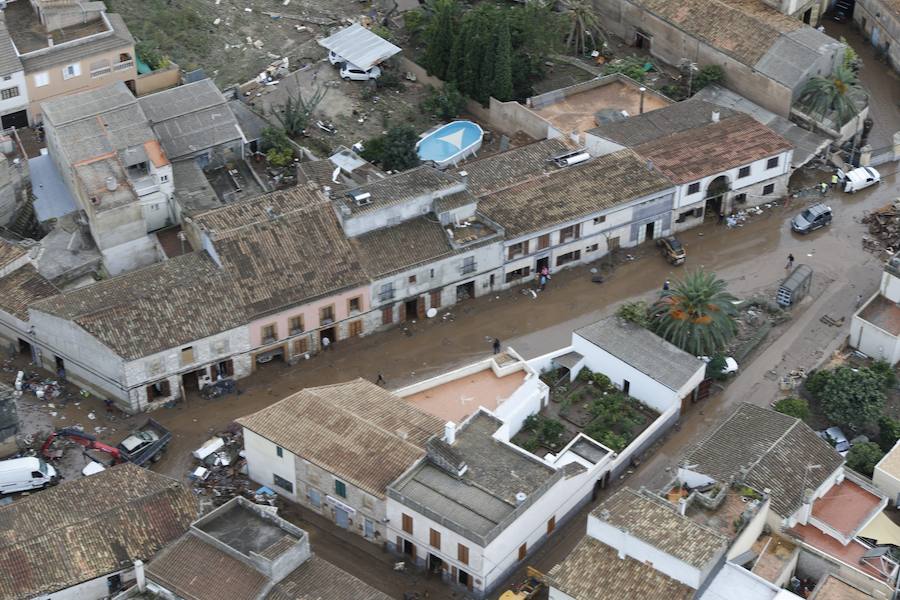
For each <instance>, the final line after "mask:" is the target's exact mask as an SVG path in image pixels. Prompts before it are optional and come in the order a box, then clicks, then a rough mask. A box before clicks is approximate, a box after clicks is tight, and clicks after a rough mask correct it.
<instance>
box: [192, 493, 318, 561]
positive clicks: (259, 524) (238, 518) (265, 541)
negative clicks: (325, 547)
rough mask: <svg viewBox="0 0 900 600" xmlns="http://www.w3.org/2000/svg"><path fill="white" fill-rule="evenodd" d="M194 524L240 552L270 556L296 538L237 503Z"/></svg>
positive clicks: (272, 556)
mask: <svg viewBox="0 0 900 600" xmlns="http://www.w3.org/2000/svg"><path fill="white" fill-rule="evenodd" d="M194 526H195V527H196V528H197V529H199V530H200V531H202V532H204V533H206V534H208V535H211V536H212V537H214V538H216V539H217V540H219V541H220V542H222V543H224V544H226V545H228V546H230V547H232V548H234V549H235V550H237V551H238V552H240V553H241V554H244V555H247V556H249V555H250V554H251V553H254V554H261V555H262V556H264V557H266V558H268V559H270V560H271V559H273V558H275V557H277V556H278V554H279V553H280V551H284V550H286V549H287V548H289V547H291V546H292V545H293V544H294V543H296V542H297V541H299V540H300V538H299V537H297V536H296V535H293V534H292V533H290V532H288V531H286V530H285V529H284V528H282V527H279V526H278V524H277V523H276V522H275V521H269V520H267V519H264V518H262V517H261V516H260V515H258V514H257V513H256V512H254V511H253V510H250V509H249V508H247V507H245V506H244V505H243V504H239V503H235V504H233V505H231V506H230V507H228V508H227V509H225V510H224V511H223V512H221V513H218V514H215V516H213V518H212V519H210V520H209V521H203V520H201V521H200V522H198V523H196V524H195V525H194ZM298 531H299V530H298Z"/></svg>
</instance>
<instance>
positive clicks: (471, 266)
mask: <svg viewBox="0 0 900 600" xmlns="http://www.w3.org/2000/svg"><path fill="white" fill-rule="evenodd" d="M477 268H478V265H476V264H475V263H466V264H464V265H463V266H461V267H460V268H459V272H460V274H461V275H468V274H469V273H474V272H475V270H476V269H477Z"/></svg>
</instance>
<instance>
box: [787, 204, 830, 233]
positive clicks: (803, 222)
mask: <svg viewBox="0 0 900 600" xmlns="http://www.w3.org/2000/svg"><path fill="white" fill-rule="evenodd" d="M830 223H831V207H830V206H825V205H824V204H822V203H821V202H820V203H818V204H813V205H812V206H810V207H809V208H806V209H804V210H803V212H801V213H800V214H799V215H797V216H796V217H794V218H793V219H791V229H793V230H794V231H796V232H797V233H809V232H811V231H815V230H816V229H818V228H819V227H825V226H826V225H829V224H830Z"/></svg>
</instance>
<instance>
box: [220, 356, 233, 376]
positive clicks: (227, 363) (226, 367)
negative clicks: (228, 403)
mask: <svg viewBox="0 0 900 600" xmlns="http://www.w3.org/2000/svg"><path fill="white" fill-rule="evenodd" d="M232 375H234V361H233V360H231V359H230V358H229V359H228V360H223V361H221V362H219V363H218V364H216V379H221V378H222V377H231V376H232Z"/></svg>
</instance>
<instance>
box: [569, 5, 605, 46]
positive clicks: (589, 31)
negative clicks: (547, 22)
mask: <svg viewBox="0 0 900 600" xmlns="http://www.w3.org/2000/svg"><path fill="white" fill-rule="evenodd" d="M562 7H563V10H564V12H565V16H566V18H567V19H568V21H569V35H568V36H567V37H566V47H567V48H571V49H572V53H573V54H584V53H586V52H587V45H586V44H585V42H586V38H588V37H590V38H592V39H594V44H593V45H594V48H597V47H598V46H600V43H599V42H600V40H599V39H598V38H599V35H600V17H599V16H597V12H596V10H594V4H593V2H592V1H591V0H564V2H562ZM595 36H597V37H596V38H595Z"/></svg>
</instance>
